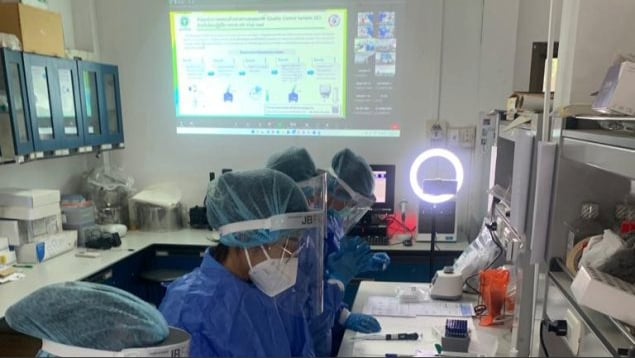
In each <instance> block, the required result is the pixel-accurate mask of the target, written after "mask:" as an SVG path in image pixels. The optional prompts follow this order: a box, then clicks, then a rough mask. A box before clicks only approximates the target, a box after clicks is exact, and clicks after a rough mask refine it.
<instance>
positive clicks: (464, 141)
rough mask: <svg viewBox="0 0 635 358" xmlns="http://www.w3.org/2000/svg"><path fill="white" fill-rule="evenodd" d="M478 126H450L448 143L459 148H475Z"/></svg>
mask: <svg viewBox="0 0 635 358" xmlns="http://www.w3.org/2000/svg"><path fill="white" fill-rule="evenodd" d="M475 141H476V127H450V128H448V145H449V146H452V147H457V148H459V147H460V148H468V149H470V148H474V143H475Z"/></svg>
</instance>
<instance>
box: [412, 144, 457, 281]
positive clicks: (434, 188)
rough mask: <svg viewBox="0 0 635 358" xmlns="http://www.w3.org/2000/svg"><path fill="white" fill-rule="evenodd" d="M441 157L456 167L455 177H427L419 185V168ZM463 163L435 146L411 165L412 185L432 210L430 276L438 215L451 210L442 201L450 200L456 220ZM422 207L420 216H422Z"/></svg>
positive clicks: (432, 268) (432, 272)
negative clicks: (455, 211) (457, 197)
mask: <svg viewBox="0 0 635 358" xmlns="http://www.w3.org/2000/svg"><path fill="white" fill-rule="evenodd" d="M432 158H441V159H445V160H447V161H449V162H450V163H451V164H452V166H453V167H454V171H455V179H452V180H443V179H425V180H423V182H422V185H419V183H420V181H419V169H420V168H421V166H422V165H423V163H424V162H426V161H427V160H429V159H432ZM463 175H464V174H463V165H461V161H460V160H459V158H458V157H457V156H456V155H455V154H454V153H452V152H450V151H448V150H446V149H441V148H434V149H429V150H426V151H424V152H423V153H421V154H420V155H419V156H418V157H417V158H416V159H415V160H414V162H413V163H412V166H411V167H410V186H411V187H412V190H413V191H414V192H415V194H416V195H417V196H418V197H419V198H420V199H421V200H422V203H423V206H424V207H425V206H428V207H429V208H430V209H431V210H429V211H430V215H431V216H430V219H431V222H430V239H431V240H430V276H431V277H432V276H433V274H434V253H435V246H436V239H437V215H440V214H444V212H447V211H450V210H448V209H447V208H445V210H447V211H444V205H441V204H442V203H446V202H448V203H449V204H448V205H449V206H448V207H449V209H451V210H452V215H451V216H452V220H454V209H455V203H454V201H453V200H452V199H454V198H455V197H456V194H457V193H458V191H459V190H460V189H461V186H462V185H463ZM421 210H422V209H420V212H419V214H420V218H421ZM421 225H422V220H421V219H420V220H419V226H420V227H419V231H421Z"/></svg>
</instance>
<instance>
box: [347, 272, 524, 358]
mask: <svg viewBox="0 0 635 358" xmlns="http://www.w3.org/2000/svg"><path fill="white" fill-rule="evenodd" d="M412 285H415V286H417V287H420V288H423V289H427V288H428V287H429V286H430V285H429V284H428V283H413V282H373V281H364V282H362V283H361V284H360V286H359V291H358V293H357V296H356V297H355V303H354V304H353V307H352V310H351V311H352V312H363V309H364V306H365V305H366V303H367V302H368V299H369V297H372V296H385V297H395V295H396V292H397V289H398V288H399V287H403V288H406V287H410V286H412ZM477 300H478V297H477V296H476V295H467V294H464V295H463V298H462V299H461V300H460V301H458V302H465V303H473V304H476V303H477ZM376 318H377V320H378V321H379V323H380V324H381V325H382V332H381V333H382V334H383V333H386V334H388V333H410V332H417V333H419V334H421V335H422V337H421V338H420V339H419V340H416V341H375V340H372V341H368V340H360V339H356V335H357V334H358V333H355V332H353V331H351V330H346V332H345V333H344V337H343V339H342V342H341V345H340V348H339V351H338V354H337V356H338V357H362V356H368V357H371V356H376V357H384V356H385V355H386V354H387V353H391V354H397V355H399V356H414V355H415V351H416V350H418V349H421V350H423V351H425V352H430V353H431V354H434V343H433V342H437V340H438V343H440V338H439V337H438V333H433V328H436V327H443V325H444V322H445V320H446V319H447V318H454V319H457V317H438V316H435V317H433V316H417V317H394V316H393V317H387V316H376ZM459 319H460V318H459ZM472 323H473V326H472V332H471V333H470V335H471V337H472V340H473V341H478V339H479V337H482V336H486V337H487V338H489V339H494V340H496V341H497V342H498V346H497V351H496V355H497V356H504V357H509V356H511V355H512V354H511V335H512V334H511V324H506V325H503V326H495V327H482V326H480V325H479V322H478V319H476V318H474V319H472ZM484 338H485V337H483V339H484Z"/></svg>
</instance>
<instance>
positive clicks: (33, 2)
mask: <svg viewBox="0 0 635 358" xmlns="http://www.w3.org/2000/svg"><path fill="white" fill-rule="evenodd" d="M0 3H2V4H24V5H29V6H34V7H37V8H40V9H44V10H48V8H49V2H48V0H0Z"/></svg>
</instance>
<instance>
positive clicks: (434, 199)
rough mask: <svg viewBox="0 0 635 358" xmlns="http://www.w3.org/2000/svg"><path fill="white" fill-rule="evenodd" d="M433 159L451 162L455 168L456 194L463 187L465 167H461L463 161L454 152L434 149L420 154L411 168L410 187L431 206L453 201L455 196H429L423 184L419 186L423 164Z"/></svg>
mask: <svg viewBox="0 0 635 358" xmlns="http://www.w3.org/2000/svg"><path fill="white" fill-rule="evenodd" d="M432 158H443V159H446V160H447V161H449V162H450V163H451V164H452V166H453V167H454V173H455V175H456V192H457V193H458V192H459V190H461V185H463V165H461V161H460V160H459V158H458V157H457V156H456V155H455V154H454V153H452V152H450V151H449V150H446V149H440V148H434V149H428V150H426V151H425V152H423V153H421V154H419V156H418V157H417V159H415V161H414V162H413V163H412V166H411V167H410V186H411V187H412V190H413V191H414V192H415V194H417V196H418V197H419V198H420V199H421V200H423V201H425V202H428V203H430V204H440V203H443V202H446V201H448V200H451V199H452V198H453V197H454V195H453V194H442V195H434V194H429V193H426V192H424V191H423V188H422V187H421V184H419V181H418V178H417V174H418V173H419V169H421V166H422V165H423V163H425V162H426V161H427V160H429V159H432Z"/></svg>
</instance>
